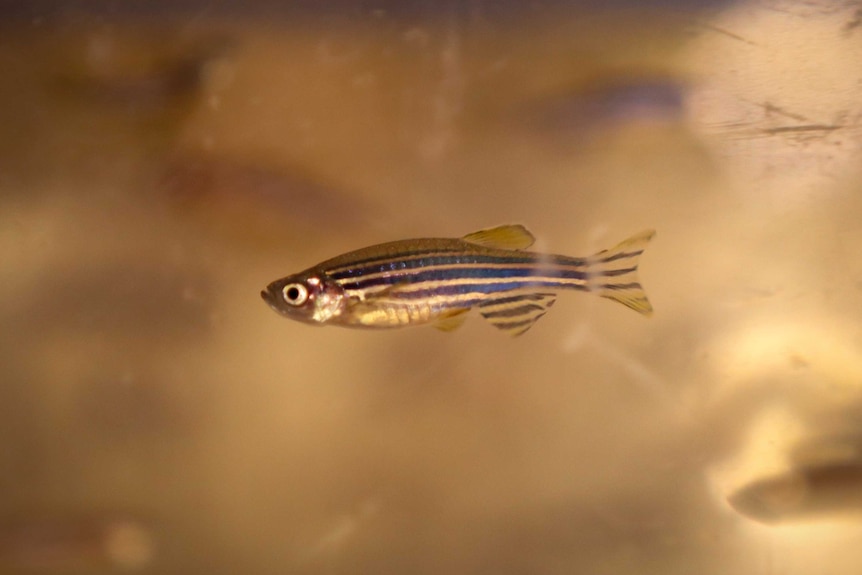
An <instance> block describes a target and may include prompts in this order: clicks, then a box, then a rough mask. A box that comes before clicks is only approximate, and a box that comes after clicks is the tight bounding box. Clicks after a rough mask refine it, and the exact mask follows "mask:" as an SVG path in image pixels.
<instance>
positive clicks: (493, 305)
mask: <svg viewBox="0 0 862 575" xmlns="http://www.w3.org/2000/svg"><path fill="white" fill-rule="evenodd" d="M556 298H557V295H556V294H552V293H527V294H518V295H511V296H507V297H502V298H497V299H494V300H491V301H487V302H484V303H481V304H479V306H478V307H479V313H481V314H482V316H483V317H484V318H485V319H486V320H488V321H489V322H491V324H492V325H494V327H496V328H498V329H501V330H503V331H505V332H508V333H509V334H511V335H513V336H516V335H521V334H522V333H524V332H525V331H527V330H528V329H530V328H531V327H533V324H534V323H536V322H537V321H538V320H539V318H540V317H542V316H543V315H545V314H546V313H547V312H548V308H550V307H551V306H552V305H554V302H555V301H556Z"/></svg>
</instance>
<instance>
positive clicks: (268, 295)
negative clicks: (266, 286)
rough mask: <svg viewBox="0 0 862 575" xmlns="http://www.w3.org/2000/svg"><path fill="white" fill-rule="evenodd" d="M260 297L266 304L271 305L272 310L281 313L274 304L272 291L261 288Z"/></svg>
mask: <svg viewBox="0 0 862 575" xmlns="http://www.w3.org/2000/svg"><path fill="white" fill-rule="evenodd" d="M260 297H262V298H263V301H265V302H266V305H268V306H269V307H271V308H272V309H273V310H275V311H277V312H278V313H283V312H282V311H281V310H280V309H279V308H278V306H277V305H276V304H275V298H273V297H272V293H271V292H270V291H269V290H261V292H260Z"/></svg>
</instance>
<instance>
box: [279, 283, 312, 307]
mask: <svg viewBox="0 0 862 575" xmlns="http://www.w3.org/2000/svg"><path fill="white" fill-rule="evenodd" d="M281 295H282V296H283V297H284V301H286V302H287V303H289V304H290V305H294V306H300V305H302V304H304V303H305V302H306V301H308V289H307V288H306V287H305V286H304V285H302V284H287V285H286V286H284V287H283V288H282V289H281Z"/></svg>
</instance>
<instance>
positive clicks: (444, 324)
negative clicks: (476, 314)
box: [434, 308, 470, 331]
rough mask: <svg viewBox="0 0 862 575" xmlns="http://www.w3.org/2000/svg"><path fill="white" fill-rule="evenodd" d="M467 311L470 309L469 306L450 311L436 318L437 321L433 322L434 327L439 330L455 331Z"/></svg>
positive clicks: (461, 323)
mask: <svg viewBox="0 0 862 575" xmlns="http://www.w3.org/2000/svg"><path fill="white" fill-rule="evenodd" d="M468 311H470V309H469V308H467V309H458V310H455V311H451V312H449V313H447V314H445V315H443V316H441V317H440V318H438V319H437V321H436V322H435V323H434V327H436V328H437V329H439V330H440V331H455V330H456V329H458V328H459V327H461V326H462V325H464V321H465V320H466V319H467V312H468Z"/></svg>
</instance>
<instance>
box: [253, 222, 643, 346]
mask: <svg viewBox="0 0 862 575" xmlns="http://www.w3.org/2000/svg"><path fill="white" fill-rule="evenodd" d="M653 235H655V232H654V231H653V230H648V231H645V232H641V233H639V234H637V235H635V236H632V237H631V238H629V239H627V240H625V241H624V242H622V243H620V244H618V245H617V246H615V247H613V248H611V249H609V250H603V251H600V252H598V253H597V254H595V255H593V256H590V257H586V258H573V257H568V256H561V255H554V254H543V253H536V252H528V251H524V250H526V249H527V248H529V247H530V246H531V245H532V244H533V242H534V241H535V238H534V237H533V235H532V234H531V233H530V232H529V231H527V229H526V228H525V227H524V226H521V225H506V226H500V227H496V228H491V229H487V230H480V231H478V232H474V233H472V234H467V235H466V236H464V237H463V238H460V239H451V238H422V239H412V240H401V241H395V242H389V243H385V244H379V245H375V246H371V247H367V248H363V249H359V250H356V251H353V252H349V253H346V254H344V255H341V256H338V257H335V258H332V259H330V260H327V261H325V262H322V263H320V264H318V265H316V266H314V267H312V268H309V269H307V270H305V271H303V272H300V273H298V274H294V275H290V276H287V277H285V278H282V279H279V280H276V281H274V282H272V283H271V284H269V285H268V286H267V288H266V289H265V290H264V291H262V292H261V296H262V297H263V299H264V300H265V301H266V303H268V304H269V306H270V307H271V308H272V309H274V310H275V311H277V312H278V313H280V314H282V315H284V316H287V317H289V318H292V319H295V320H299V321H303V322H306V323H310V324H315V325H325V324H331V325H340V326H345V327H359V328H392V327H402V326H409V325H422V324H433V325H435V326H436V327H438V328H440V329H442V330H444V331H451V330H453V329H456V328H457V327H459V326H460V325H461V324H462V323H463V321H464V320H465V318H466V315H467V312H468V311H470V310H471V309H473V308H477V309H478V311H479V313H480V314H481V315H482V317H484V318H485V319H486V320H488V321H489V322H491V324H493V325H494V326H496V327H497V328H499V329H501V330H503V331H506V332H508V333H510V334H512V335H520V334H522V333H524V332H525V331H527V330H528V329H530V327H532V326H533V324H534V323H535V322H536V321H537V320H538V319H539V318H541V317H542V316H543V315H545V313H546V312H547V311H548V308H550V307H551V306H552V305H553V304H554V301H555V300H556V297H557V292H559V291H561V290H567V289H573V290H580V291H587V292H593V293H596V294H598V295H600V296H601V297H605V298H608V299H612V300H615V301H618V302H620V303H622V304H623V305H626V306H628V307H630V308H631V309H633V310H635V311H637V312H639V313H642V314H644V315H650V314H651V313H652V306H651V305H650V303H649V300H648V299H647V296H646V293H645V292H644V290H643V288H642V287H641V284H640V283H639V282H638V279H637V269H638V258H639V257H640V255H641V253H643V250H644V248H645V247H646V244H647V242H649V240H650V239H652V237H653Z"/></svg>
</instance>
